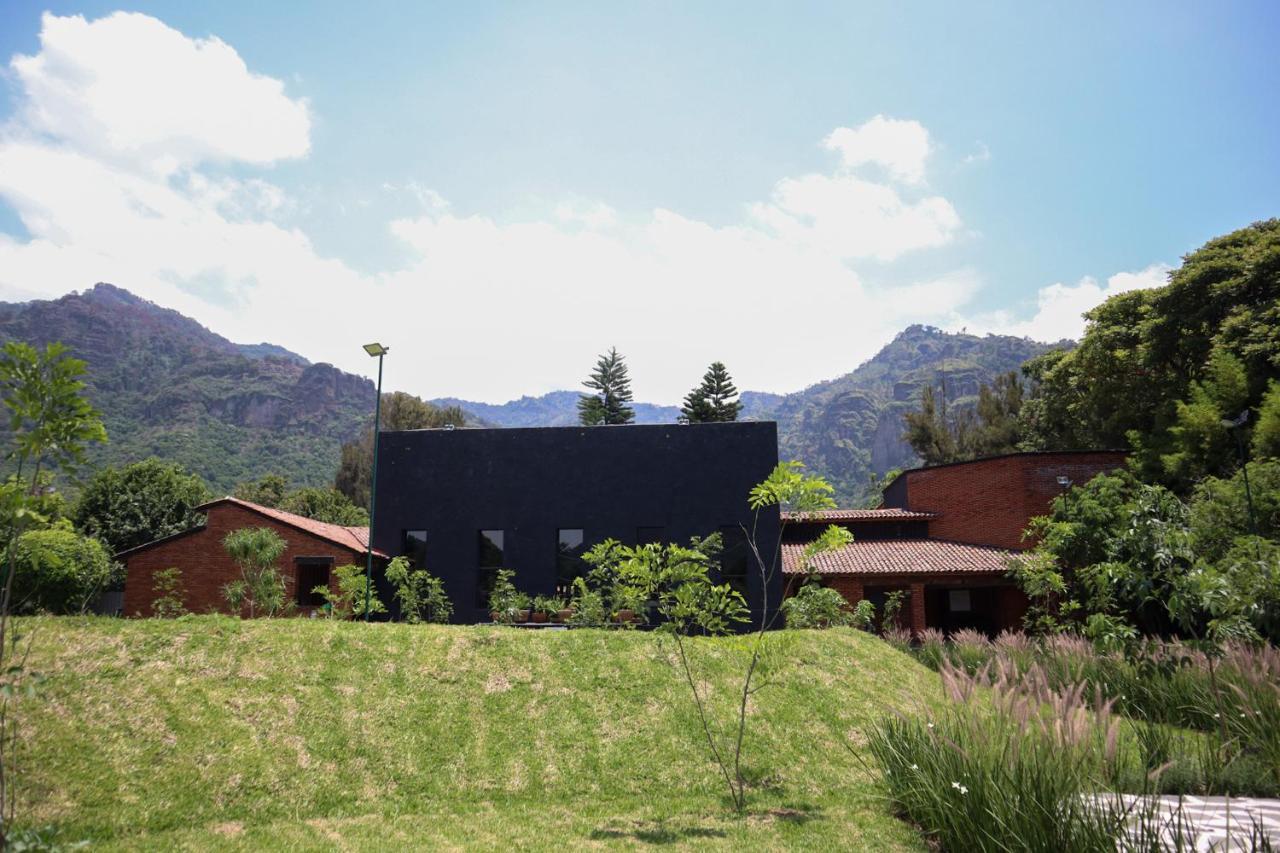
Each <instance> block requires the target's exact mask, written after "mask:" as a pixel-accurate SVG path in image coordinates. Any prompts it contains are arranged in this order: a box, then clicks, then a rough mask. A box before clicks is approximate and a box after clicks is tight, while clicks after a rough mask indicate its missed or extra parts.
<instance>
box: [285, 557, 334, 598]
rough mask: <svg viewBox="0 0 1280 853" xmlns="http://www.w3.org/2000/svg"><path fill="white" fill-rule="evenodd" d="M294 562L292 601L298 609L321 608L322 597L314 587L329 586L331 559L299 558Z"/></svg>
mask: <svg viewBox="0 0 1280 853" xmlns="http://www.w3.org/2000/svg"><path fill="white" fill-rule="evenodd" d="M294 562H295V573H294V584H293V592H294V601H295V602H296V603H297V605H298V606H299V607H323V606H324V603H325V598H324V595H322V594H321V593H318V592H316V591H315V589H316V587H318V586H322V587H327V586H329V569H330V568H332V566H333V558H332V557H299V558H298V559H297V560H295V561H294Z"/></svg>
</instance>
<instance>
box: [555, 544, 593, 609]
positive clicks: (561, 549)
mask: <svg viewBox="0 0 1280 853" xmlns="http://www.w3.org/2000/svg"><path fill="white" fill-rule="evenodd" d="M583 542H584V539H583V535H582V528H580V527H562V528H560V529H559V530H557V531H556V595H558V596H561V597H564V598H567V597H568V596H569V595H570V594H572V592H573V580H574V578H578V577H581V576H582V575H585V574H586V573H587V564H586V563H584V562H582V554H583V552H584V551H585V550H586V548H585V547H583Z"/></svg>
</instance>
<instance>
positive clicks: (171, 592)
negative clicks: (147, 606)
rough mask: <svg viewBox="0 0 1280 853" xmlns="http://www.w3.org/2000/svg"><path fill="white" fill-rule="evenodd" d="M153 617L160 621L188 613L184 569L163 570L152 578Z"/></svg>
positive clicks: (171, 568)
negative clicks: (183, 581)
mask: <svg viewBox="0 0 1280 853" xmlns="http://www.w3.org/2000/svg"><path fill="white" fill-rule="evenodd" d="M151 591H152V592H153V593H154V597H153V598H152V599H151V615H152V616H155V617H157V618H160V619H172V618H174V617H177V616H182V615H184V614H185V613H186V612H187V605H186V601H187V588H186V585H185V584H183V583H182V569H179V568H177V567H176V566H175V567H170V568H167V569H161V570H160V571H158V572H156V573H155V574H154V575H152V576H151Z"/></svg>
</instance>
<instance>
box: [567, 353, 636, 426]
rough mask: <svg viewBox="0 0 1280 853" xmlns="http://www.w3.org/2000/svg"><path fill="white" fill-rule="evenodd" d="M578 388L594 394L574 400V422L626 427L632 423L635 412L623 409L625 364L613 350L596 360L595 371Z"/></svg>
mask: <svg viewBox="0 0 1280 853" xmlns="http://www.w3.org/2000/svg"><path fill="white" fill-rule="evenodd" d="M582 384H583V385H585V386H586V387H588V388H590V389H592V390H593V391H595V393H594V394H584V395H583V396H582V397H580V398H579V399H578V420H579V421H580V422H581V423H582V424H583V425H584V426H599V425H607V424H629V423H632V422H633V421H634V420H635V417H636V413H635V410H634V409H632V408H631V407H630V406H628V405H627V404H628V403H630V402H631V379H630V378H629V377H628V376H627V365H626V361H625V360H624V359H623V357H622V356H621V355H620V354H619V353H618V350H617V349H616V348H615V347H610V348H609V352H607V353H606V354H604V355H602V356H600V359H599V361H597V362H596V369H595V370H593V371H592V372H591V375H590V376H589V377H588V378H587V380H586V381H585V382H583V383H582Z"/></svg>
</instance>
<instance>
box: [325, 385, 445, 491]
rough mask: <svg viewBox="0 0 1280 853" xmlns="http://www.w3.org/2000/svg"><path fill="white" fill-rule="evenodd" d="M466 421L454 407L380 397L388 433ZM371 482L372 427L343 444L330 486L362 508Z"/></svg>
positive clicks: (394, 396) (399, 394) (397, 394)
mask: <svg viewBox="0 0 1280 853" xmlns="http://www.w3.org/2000/svg"><path fill="white" fill-rule="evenodd" d="M466 422H467V416H466V413H465V412H463V411H462V409H460V408H458V407H457V406H448V407H446V408H441V407H439V406H436V405H433V404H431V403H428V402H426V401H425V400H421V399H419V398H417V397H415V396H413V395H412V394H406V393H404V392H403V391H396V392H394V393H389V394H383V395H382V429H383V430H385V431H388V432H391V431H395V430H408V429H440V428H442V427H449V426H453V427H461V426H465V425H466ZM372 479H373V425H372V424H370V426H369V428H368V429H367V430H365V432H364V433H363V434H362V435H361V436H360V438H358V439H356V440H354V441H349V442H346V443H345V444H343V445H342V450H341V458H340V460H339V463H338V473H337V475H336V476H335V477H334V483H333V487H334V488H335V489H337V490H338V491H339V492H341V493H342V494H344V495H346V496H347V499H348V500H350V501H351V503H353V504H355V505H356V506H360V507H364V506H368V505H369V489H370V483H371V481H372Z"/></svg>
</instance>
